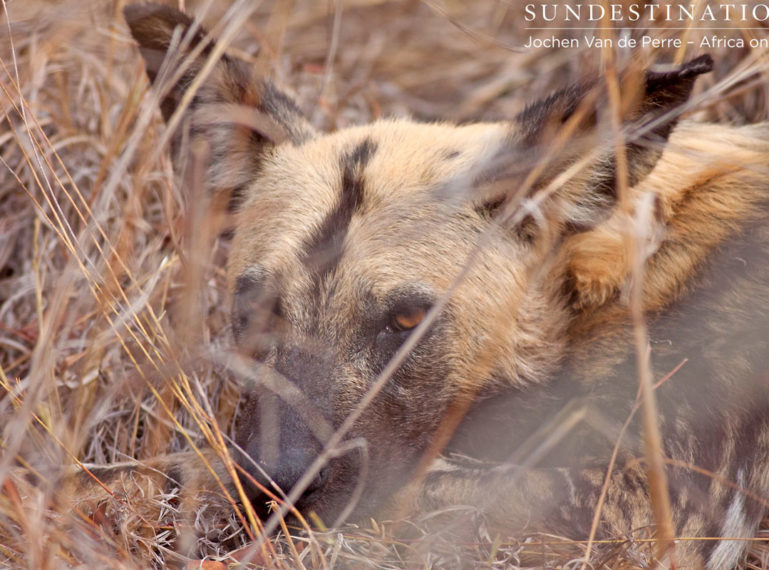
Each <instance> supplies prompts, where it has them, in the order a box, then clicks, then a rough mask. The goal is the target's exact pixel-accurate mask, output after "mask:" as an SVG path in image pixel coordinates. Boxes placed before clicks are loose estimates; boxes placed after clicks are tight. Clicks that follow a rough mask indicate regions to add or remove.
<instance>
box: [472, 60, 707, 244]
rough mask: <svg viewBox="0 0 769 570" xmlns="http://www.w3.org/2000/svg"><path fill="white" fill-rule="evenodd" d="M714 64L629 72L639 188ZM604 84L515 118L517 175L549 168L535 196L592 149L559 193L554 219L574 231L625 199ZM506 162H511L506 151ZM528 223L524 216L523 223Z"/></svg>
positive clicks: (633, 168) (495, 201)
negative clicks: (683, 108)
mask: <svg viewBox="0 0 769 570" xmlns="http://www.w3.org/2000/svg"><path fill="white" fill-rule="evenodd" d="M712 69H713V60H712V58H711V57H710V56H709V55H703V56H700V57H698V58H695V59H693V60H691V61H689V62H687V63H685V64H684V65H682V66H681V67H678V68H676V69H671V70H664V71H657V70H654V69H650V70H648V71H646V72H645V73H640V74H639V73H638V72H635V73H634V72H632V70H630V71H628V72H626V73H625V74H624V75H623V76H622V77H621V97H620V98H621V109H620V114H621V118H622V121H623V135H624V140H625V156H626V160H627V167H628V168H627V170H628V172H627V184H628V186H630V187H632V186H635V185H636V184H637V183H638V182H640V181H641V180H642V179H643V178H644V177H645V176H646V175H647V174H649V172H651V170H652V169H653V168H654V166H655V165H656V163H657V161H658V160H659V157H660V156H661V154H662V151H663V149H664V146H665V144H666V143H667V140H668V137H669V136H670V133H671V131H672V130H673V128H674V127H675V125H676V123H677V121H678V117H679V115H680V108H681V106H682V105H683V104H684V103H686V101H687V100H688V99H689V97H690V95H691V93H692V89H693V87H694V82H695V80H696V79H697V77H698V76H699V75H701V74H703V73H707V72H709V71H711V70H712ZM604 87H605V82H603V81H599V80H594V81H592V82H587V83H583V84H579V85H572V86H570V87H567V88H565V89H562V90H560V91H557V92H555V93H553V94H552V95H550V96H549V97H546V98H545V99H542V100H541V101H537V102H535V103H533V104H531V105H529V106H528V107H526V108H525V109H524V110H523V111H522V112H521V113H520V114H519V115H518V116H517V117H516V118H515V120H514V121H513V129H514V135H513V139H514V141H515V142H514V145H513V146H514V147H515V152H514V154H515V162H516V164H515V165H514V166H513V170H515V173H514V174H513V175H511V176H510V178H511V179H519V180H520V179H521V173H522V172H526V171H527V170H529V171H531V170H534V169H535V168H539V169H540V170H541V175H540V176H539V178H538V179H537V181H536V183H535V185H534V186H532V188H530V189H529V192H530V194H533V193H534V192H535V191H536V190H538V189H539V188H541V187H543V186H544V185H546V184H547V183H549V182H550V181H552V180H554V179H555V178H556V177H557V176H559V175H560V174H561V173H563V172H564V171H566V169H567V168H569V167H570V166H572V165H573V164H575V163H576V162H579V161H580V160H582V159H583V157H585V156H591V154H592V155H593V156H594V157H595V158H594V159H593V160H592V161H590V162H589V164H587V165H586V167H585V168H584V169H583V170H582V171H581V172H580V173H579V174H578V175H576V176H574V177H573V178H571V179H570V181H569V182H567V183H566V184H564V186H563V188H562V189H561V190H559V192H558V200H559V205H558V208H556V210H557V211H558V212H560V215H561V219H560V220H553V222H555V223H558V224H559V225H560V226H561V227H563V228H564V229H565V230H566V231H567V233H577V232H580V231H586V230H589V229H591V228H592V227H594V226H595V225H596V224H597V223H599V222H601V221H602V220H604V219H606V218H607V217H608V216H609V215H611V212H612V210H613V208H614V206H615V204H616V202H617V198H618V196H617V192H618V190H617V188H618V186H617V168H616V155H615V148H614V145H613V144H610V143H611V139H612V135H611V133H612V130H611V129H610V128H609V127H608V123H609V120H608V117H606V116H605V115H606V113H605V110H606V109H607V108H609V104H608V98H607V96H606V94H605V93H604ZM567 126H568V130H569V136H568V141H567V142H565V143H564V142H563V141H561V144H560V147H559V148H558V149H557V152H556V153H555V155H554V156H552V157H550V158H551V159H550V160H549V161H548V164H547V166H546V167H544V168H543V167H542V164H541V163H542V160H543V157H545V156H548V151H549V150H551V149H552V148H553V146H555V145H557V144H558V142H559V141H558V138H559V137H562V135H563V133H564V131H565V129H566V128H567ZM601 148H603V149H604V150H603V151H601V152H599V153H598V154H597V155H596V154H595V150H596V149H601ZM500 162H503V163H504V162H505V159H504V157H501V160H500ZM501 170H502V175H503V177H506V176H507V175H508V174H509V173H507V172H505V170H506V169H505V168H502V169H501ZM508 182H509V180H508ZM507 186H509V184H507ZM504 198H505V196H504V195H503V196H502V199H501V198H500V195H499V194H494V193H491V194H489V195H488V199H484V203H483V204H482V205H481V206H480V208H482V209H484V211H485V212H486V213H488V212H490V211H493V210H495V209H498V208H499V206H500V205H502V204H503V203H504V202H505V200H504ZM551 210H552V209H551ZM550 221H551V220H548V222H550ZM526 226H527V223H526V221H524V223H523V224H522V227H526Z"/></svg>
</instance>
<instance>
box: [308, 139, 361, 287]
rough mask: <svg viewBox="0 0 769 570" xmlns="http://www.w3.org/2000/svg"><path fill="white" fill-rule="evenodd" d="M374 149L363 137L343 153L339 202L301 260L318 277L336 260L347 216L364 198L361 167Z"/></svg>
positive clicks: (336, 261)
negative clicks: (348, 150) (352, 147)
mask: <svg viewBox="0 0 769 570" xmlns="http://www.w3.org/2000/svg"><path fill="white" fill-rule="evenodd" d="M374 152H376V144H374V143H373V142H372V141H371V140H369V139H365V140H363V141H362V142H361V143H360V144H358V145H357V146H356V147H355V148H354V149H353V150H352V151H351V152H349V153H346V154H344V155H343V156H342V160H341V170H342V180H341V194H340V198H339V203H338V204H337V206H336V208H334V209H333V210H332V211H331V212H330V213H329V214H328V216H326V219H325V220H323V223H322V224H321V225H320V227H319V228H318V230H317V231H316V232H315V233H314V234H313V235H312V237H311V238H310V240H309V241H308V243H307V246H306V247H305V255H304V263H305V265H306V266H307V267H308V269H309V270H310V272H311V273H313V274H314V275H316V276H317V277H318V279H320V278H322V277H323V276H325V275H326V274H328V273H329V272H330V271H332V270H333V269H334V267H335V266H336V264H337V263H338V261H339V257H340V256H341V254H342V245H343V244H344V238H345V236H346V235H347V231H348V229H349V226H350V220H352V216H353V214H354V213H355V212H356V211H357V210H358V209H359V208H360V205H361V203H362V201H363V188H364V185H365V180H364V179H365V177H364V176H363V171H364V170H365V168H366V165H367V164H368V162H369V160H370V159H371V157H372V155H373V154H374Z"/></svg>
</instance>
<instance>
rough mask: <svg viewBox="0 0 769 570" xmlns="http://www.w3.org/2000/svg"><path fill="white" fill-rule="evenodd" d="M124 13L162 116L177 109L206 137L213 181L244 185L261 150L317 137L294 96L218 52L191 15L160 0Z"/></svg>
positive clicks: (167, 116) (193, 129) (225, 185)
mask: <svg viewBox="0 0 769 570" xmlns="http://www.w3.org/2000/svg"><path fill="white" fill-rule="evenodd" d="M123 14H124V16H125V19H126V22H127V23H128V27H129V28H130V30H131V34H132V35H133V37H134V39H135V40H136V41H137V42H138V44H139V51H140V53H141V55H142V57H143V58H144V61H145V64H146V71H147V76H148V77H149V79H150V81H151V82H152V84H153V87H154V88H155V89H156V90H157V92H158V94H159V96H160V109H161V112H162V114H163V118H164V119H165V120H166V121H167V122H168V121H170V120H171V117H172V116H173V115H174V114H175V113H177V112H179V113H182V114H183V118H184V120H185V122H187V121H189V124H190V129H191V131H190V132H192V133H194V134H196V135H201V136H202V137H203V138H204V139H205V140H206V141H207V143H208V149H209V156H208V161H207V162H208V164H209V167H208V174H209V176H208V183H209V184H211V185H212V186H214V187H221V188H237V187H239V186H241V185H243V184H247V183H248V182H250V181H251V180H252V179H253V177H254V174H255V172H256V171H257V169H258V165H259V161H260V159H261V157H262V156H263V155H264V153H265V151H266V150H268V149H269V148H271V147H272V146H274V145H276V144H280V143H283V142H288V143H291V144H301V143H302V142H304V141H306V140H308V139H310V138H312V137H313V136H315V132H314V130H313V129H312V127H311V126H310V124H309V123H308V122H307V120H306V119H305V118H304V117H303V116H302V114H301V112H300V111H299V108H298V107H297V105H296V104H295V103H294V101H293V100H292V99H291V97H289V96H288V95H286V94H285V93H283V92H282V91H280V90H279V89H278V88H277V87H276V86H275V85H274V84H273V83H272V82H270V81H269V80H268V79H266V78H262V77H254V74H253V72H252V70H251V69H250V68H249V66H248V65H247V64H246V63H245V62H243V61H241V60H239V59H237V58H234V57H231V56H229V55H227V54H223V53H220V50H218V49H216V47H217V46H216V42H215V40H214V39H213V38H212V37H211V35H210V34H208V33H207V32H206V31H205V30H204V29H203V28H202V27H200V26H199V25H198V24H197V22H195V21H193V20H192V19H191V18H190V17H189V16H187V15H185V14H183V13H182V12H179V11H178V10H175V9H173V8H170V7H168V6H162V5H157V4H132V5H128V6H126V7H125V8H124V9H123ZM209 61H211V63H212V64H209ZM202 74H205V76H203V75H202ZM193 89H194V92H192V91H191V90H193ZM185 99H187V100H188V104H187V105H183V102H185Z"/></svg>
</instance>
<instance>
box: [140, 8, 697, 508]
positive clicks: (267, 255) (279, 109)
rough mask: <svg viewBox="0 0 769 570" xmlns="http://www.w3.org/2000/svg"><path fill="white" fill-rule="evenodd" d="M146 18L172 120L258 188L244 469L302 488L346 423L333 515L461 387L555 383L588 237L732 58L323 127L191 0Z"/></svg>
mask: <svg viewBox="0 0 769 570" xmlns="http://www.w3.org/2000/svg"><path fill="white" fill-rule="evenodd" d="M125 15H126V19H127V21H128V23H129V26H130V27H131V31H132V33H133V35H134V37H135V38H136V40H137V41H138V42H139V45H140V49H141V52H142V55H143V56H144V58H145V60H146V63H147V71H148V74H149V76H150V78H151V79H152V80H153V81H154V82H155V83H156V84H157V85H156V87H157V89H158V92H159V94H160V100H161V103H160V106H161V109H162V111H163V115H164V117H165V118H166V120H169V119H170V118H171V117H172V116H174V115H175V114H177V113H178V114H180V117H182V118H183V119H184V121H183V124H186V125H187V131H186V132H187V134H188V135H190V136H192V137H199V138H202V139H203V140H205V141H207V143H208V148H209V154H208V165H209V166H208V171H207V178H208V184H209V185H210V186H211V187H212V188H216V189H218V188H231V189H235V191H236V193H237V194H238V200H237V201H238V206H237V222H236V230H235V234H234V238H233V244H232V250H231V255H230V259H229V264H228V284H229V290H230V292H231V294H232V330H233V333H234V338H235V342H236V344H237V346H238V348H239V351H240V352H241V353H243V354H244V355H246V356H247V357H249V358H251V359H253V368H254V370H255V372H254V377H255V378H256V382H255V384H256V385H255V386H253V387H252V388H250V389H249V390H247V391H246V393H245V394H244V403H243V406H242V411H241V417H240V422H239V428H238V435H237V443H238V445H239V446H240V447H241V448H242V450H244V451H245V453H246V456H244V457H243V459H242V461H241V463H242V465H243V467H244V468H245V469H246V470H247V471H248V472H249V473H250V474H251V475H252V476H253V477H254V478H255V479H256V480H257V481H261V482H263V483H265V484H266V483H267V482H274V483H275V484H276V485H277V486H279V487H280V488H282V489H283V490H284V491H285V492H288V491H289V490H290V489H291V488H292V487H294V485H295V484H296V483H297V482H298V481H299V479H300V478H301V477H302V475H303V474H304V473H305V472H306V471H307V470H308V468H309V467H310V466H311V464H312V463H313V462H314V461H315V459H316V458H317V457H318V455H319V454H320V453H321V451H322V449H323V447H324V445H326V444H327V443H328V442H329V438H331V434H332V433H334V431H335V430H338V429H339V428H340V426H343V425H344V427H345V429H346V430H347V431H346V433H345V434H344V439H343V441H342V444H341V445H336V446H335V448H334V449H333V450H332V452H333V453H332V454H331V455H332V457H331V459H330V460H329V461H327V462H326V463H325V465H324V466H323V467H322V468H321V469H320V470H316V472H315V473H314V474H313V476H312V477H311V478H309V479H308V481H307V484H306V485H305V488H304V489H303V492H302V494H301V497H300V498H299V500H298V502H297V506H298V507H299V508H300V510H304V511H314V512H316V513H317V514H318V515H319V516H320V517H321V518H322V519H324V520H325V521H326V522H333V521H334V520H335V519H336V517H337V516H338V515H339V514H340V513H342V512H344V511H345V507H346V506H347V505H348V503H349V502H350V500H351V497H352V498H353V499H355V500H356V502H355V504H354V507H355V511H356V513H358V514H364V513H370V512H372V511H373V510H374V509H376V508H377V506H378V505H380V504H381V503H382V501H383V498H384V497H386V496H387V495H388V494H389V493H391V492H392V491H393V490H394V489H396V488H397V487H398V486H399V485H402V484H404V483H405V482H406V481H407V480H408V478H409V477H410V475H411V473H412V472H413V470H414V468H415V466H416V465H417V463H418V462H419V461H420V458H422V456H423V455H424V454H425V452H426V451H427V450H428V449H429V448H430V447H431V444H433V443H434V442H435V440H436V437H438V434H439V432H440V429H441V425H442V421H443V418H444V417H445V416H446V414H447V412H448V411H449V410H450V409H453V408H452V406H455V404H457V403H458V402H460V403H461V402H467V401H473V400H475V399H478V398H482V397H488V396H489V395H491V394H493V393H494V392H495V391H497V390H500V389H502V388H505V389H510V388H512V389H521V390H525V389H527V388H528V387H529V386H531V385H534V384H539V383H542V382H546V381H547V379H548V377H549V375H550V374H551V373H552V371H553V370H554V368H555V367H556V366H557V365H558V363H559V361H560V360H561V358H562V356H563V354H564V351H565V350H566V343H567V334H566V330H567V329H568V327H569V325H570V323H571V322H573V320H574V319H575V318H578V317H579V315H578V312H577V311H576V310H575V309H574V305H573V303H572V301H573V299H574V297H575V295H579V294H580V291H579V285H580V283H581V281H580V280H575V279H574V276H573V275H571V274H570V272H569V271H568V266H569V257H568V256H571V255H575V254H576V253H575V251H576V250H575V248H574V247H566V244H568V243H569V240H570V238H571V236H574V235H577V234H579V233H581V232H586V231H588V230H590V229H591V228H592V227H593V226H594V225H595V224H596V223H598V222H599V221H601V220H603V219H605V218H606V217H607V216H608V215H609V214H610V213H611V211H612V209H613V208H614V207H615V205H616V203H617V198H618V187H619V186H621V185H623V184H624V185H627V186H628V187H630V188H632V187H633V185H634V184H635V183H636V182H638V181H639V180H641V179H642V178H643V177H644V176H645V175H646V174H647V173H648V172H649V171H650V170H651V169H652V168H653V166H654V164H655V162H656V160H657V158H658V157H659V154H660V152H661V147H662V145H663V144H664V141H665V140H666V139H667V136H668V134H669V133H670V131H671V128H672V125H673V124H674V122H675V117H676V112H677V108H678V107H679V106H680V105H681V104H682V103H684V102H685V101H686V100H687V98H688V97H689V94H690V92H691V88H692V85H693V82H694V79H695V78H696V76H697V75H698V74H700V73H703V72H705V71H708V70H709V69H710V67H711V62H710V59H709V58H707V57H704V58H699V59H697V60H694V61H692V62H690V63H689V64H687V65H685V66H683V67H682V68H680V69H676V70H675V71H670V72H659V73H658V72H655V73H651V72H650V73H646V74H632V73H630V74H628V75H627V76H626V77H625V78H624V79H622V81H621V83H622V94H623V97H622V105H621V106H617V105H615V106H613V107H609V106H607V105H604V104H603V103H604V102H605V97H604V96H603V95H602V92H603V89H601V87H602V85H603V82H596V85H594V86H593V85H583V86H578V87H572V88H568V89H565V90H563V91H561V92H558V93H556V94H554V95H552V96H550V97H548V98H547V99H545V100H543V101H541V102H538V103H535V104H533V105H531V106H529V107H528V108H527V109H526V110H524V111H523V112H522V113H521V114H520V115H519V116H517V117H515V118H514V119H512V120H511V121H509V122H500V123H483V124H472V125H463V126H456V125H450V124H418V123H414V122H411V121H407V120H381V121H377V122H375V123H373V124H370V125H366V126H361V127H355V128H349V129H345V130H343V131H339V132H336V133H331V134H321V133H318V132H316V131H315V130H314V129H313V128H312V127H311V126H310V124H309V123H308V122H307V121H306V120H305V119H304V118H303V117H302V115H301V113H300V111H299V110H298V108H297V106H296V105H295V104H294V103H293V101H292V100H291V99H290V97H288V96H287V95H286V94H285V93H283V92H282V91H280V90H279V89H277V88H276V87H275V86H274V85H273V84H272V83H270V82H269V81H268V80H266V79H264V78H262V77H256V76H254V74H253V72H252V71H251V70H250V69H249V68H248V67H247V66H246V65H245V64H244V63H243V62H241V61H238V60H236V59H234V58H232V57H230V56H228V55H221V54H219V53H218V50H216V49H215V45H216V44H215V43H214V42H213V40H212V39H211V38H210V37H209V36H208V35H207V34H206V33H205V32H204V31H203V30H202V29H201V28H199V27H198V26H197V25H195V24H194V23H193V22H192V21H191V20H190V19H189V18H188V17H187V16H185V15H183V14H181V13H179V12H177V11H174V10H172V9H169V8H165V7H160V6H129V7H127V8H126V11H125ZM163 62H165V64H164V63H163ZM174 62H175V63H174ZM201 73H204V74H205V76H204V77H203V76H201V75H200V74H201ZM198 84H199V85H198ZM604 109H611V110H612V111H613V112H616V113H617V115H616V117H615V118H620V119H622V121H623V125H624V128H623V130H622V133H623V135H624V137H625V142H624V145H623V146H621V147H620V152H619V155H618V154H617V153H616V149H615V146H616V145H614V144H613V143H611V144H608V145H605V144H603V141H605V140H609V141H611V140H615V139H613V138H612V137H610V136H605V135H606V133H611V132H614V133H615V134H616V131H617V124H616V122H615V125H614V131H612V130H611V129H610V128H609V127H606V125H607V124H610V123H611V121H609V120H607V119H608V118H609V117H608V115H609V112H608V111H607V112H604V111H603V110H604ZM604 115H607V116H606V117H605V116H604ZM567 137H568V138H567ZM618 180H619V181H620V182H621V184H620V185H619V186H618V184H617V181H618ZM610 270H611V271H615V272H623V271H625V269H624V268H610ZM620 277H622V278H624V274H623V275H622V276H620ZM410 345H413V346H410ZM395 357H397V358H398V361H397V362H396V363H393V358H395ZM383 374H384V376H383ZM372 390H373V391H372ZM367 399H370V401H368V400H367ZM363 404H365V410H364V411H363V412H362V413H358V408H359V406H361V405H363ZM351 414H355V415H354V416H353V420H354V421H353V420H348V418H350V417H351ZM346 421H348V424H349V425H345V422H346ZM356 488H361V489H363V490H364V492H363V493H362V494H361V495H360V497H359V498H356V497H354V496H353V495H355V493H353V490H354V489H356ZM253 490H254V495H253V499H254V501H255V502H259V500H261V499H260V496H259V493H258V491H257V490H256V488H254V489H253Z"/></svg>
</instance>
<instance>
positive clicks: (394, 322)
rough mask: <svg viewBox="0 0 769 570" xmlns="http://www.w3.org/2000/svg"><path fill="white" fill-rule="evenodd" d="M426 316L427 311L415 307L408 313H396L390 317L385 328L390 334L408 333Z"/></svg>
mask: <svg viewBox="0 0 769 570" xmlns="http://www.w3.org/2000/svg"><path fill="white" fill-rule="evenodd" d="M426 314H427V309H426V308H424V307H415V308H412V309H410V310H408V311H403V312H398V313H395V314H394V315H393V316H392V318H391V320H390V323H389V324H388V325H387V326H388V328H389V329H391V330H392V332H403V331H410V330H411V329H414V328H416V327H417V326H418V325H419V323H421V322H422V319H424V318H425V315H426Z"/></svg>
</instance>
